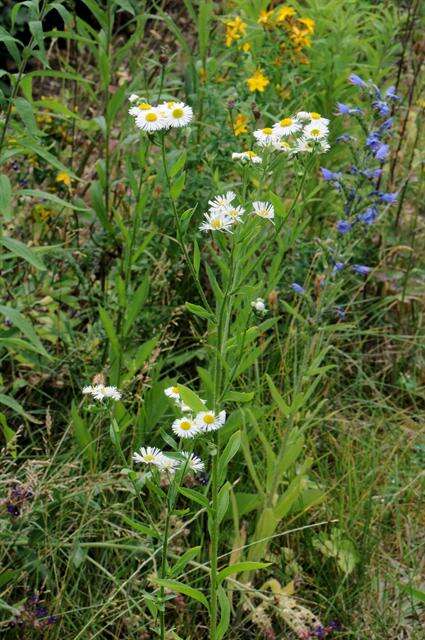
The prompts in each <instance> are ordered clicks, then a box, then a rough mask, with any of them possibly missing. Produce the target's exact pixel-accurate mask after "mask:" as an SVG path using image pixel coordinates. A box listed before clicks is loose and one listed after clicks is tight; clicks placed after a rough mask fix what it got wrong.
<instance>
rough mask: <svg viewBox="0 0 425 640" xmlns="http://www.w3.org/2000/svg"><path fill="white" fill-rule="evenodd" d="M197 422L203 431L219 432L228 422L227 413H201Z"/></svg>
mask: <svg viewBox="0 0 425 640" xmlns="http://www.w3.org/2000/svg"><path fill="white" fill-rule="evenodd" d="M195 422H196V424H197V425H198V427H199V429H200V430H201V431H217V429H220V427H222V426H223V425H224V423H225V422H226V412H225V411H220V413H218V414H215V413H214V411H200V412H199V413H198V414H197V415H196V418H195Z"/></svg>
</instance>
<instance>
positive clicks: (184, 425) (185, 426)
mask: <svg viewBox="0 0 425 640" xmlns="http://www.w3.org/2000/svg"><path fill="white" fill-rule="evenodd" d="M191 426H192V425H191V424H190V422H188V421H187V420H183V422H180V429H183V431H189V430H190V428H191Z"/></svg>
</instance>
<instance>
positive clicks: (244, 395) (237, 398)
mask: <svg viewBox="0 0 425 640" xmlns="http://www.w3.org/2000/svg"><path fill="white" fill-rule="evenodd" d="M253 397H254V392H253V391H248V392H243V391H228V392H227V393H226V395H225V396H224V398H223V400H224V402H251V400H252V399H253Z"/></svg>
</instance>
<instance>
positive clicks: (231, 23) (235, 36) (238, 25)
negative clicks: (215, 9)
mask: <svg viewBox="0 0 425 640" xmlns="http://www.w3.org/2000/svg"><path fill="white" fill-rule="evenodd" d="M224 24H225V25H226V47H230V45H231V44H232V42H233V41H234V40H239V38H242V36H244V35H245V32H246V23H245V22H244V21H243V20H241V18H240V17H239V16H236V18H233V20H226V22H225V23H224Z"/></svg>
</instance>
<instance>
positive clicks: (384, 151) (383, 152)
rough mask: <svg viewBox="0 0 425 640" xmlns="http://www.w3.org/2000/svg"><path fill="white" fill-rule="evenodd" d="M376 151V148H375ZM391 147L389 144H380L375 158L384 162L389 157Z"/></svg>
mask: <svg viewBox="0 0 425 640" xmlns="http://www.w3.org/2000/svg"><path fill="white" fill-rule="evenodd" d="M374 151H375V150H374ZM389 151H390V148H389V146H388V145H387V144H380V145H379V147H378V149H377V150H376V153H375V158H376V159H377V160H379V161H380V162H384V160H386V159H387V157H388V154H389Z"/></svg>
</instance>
